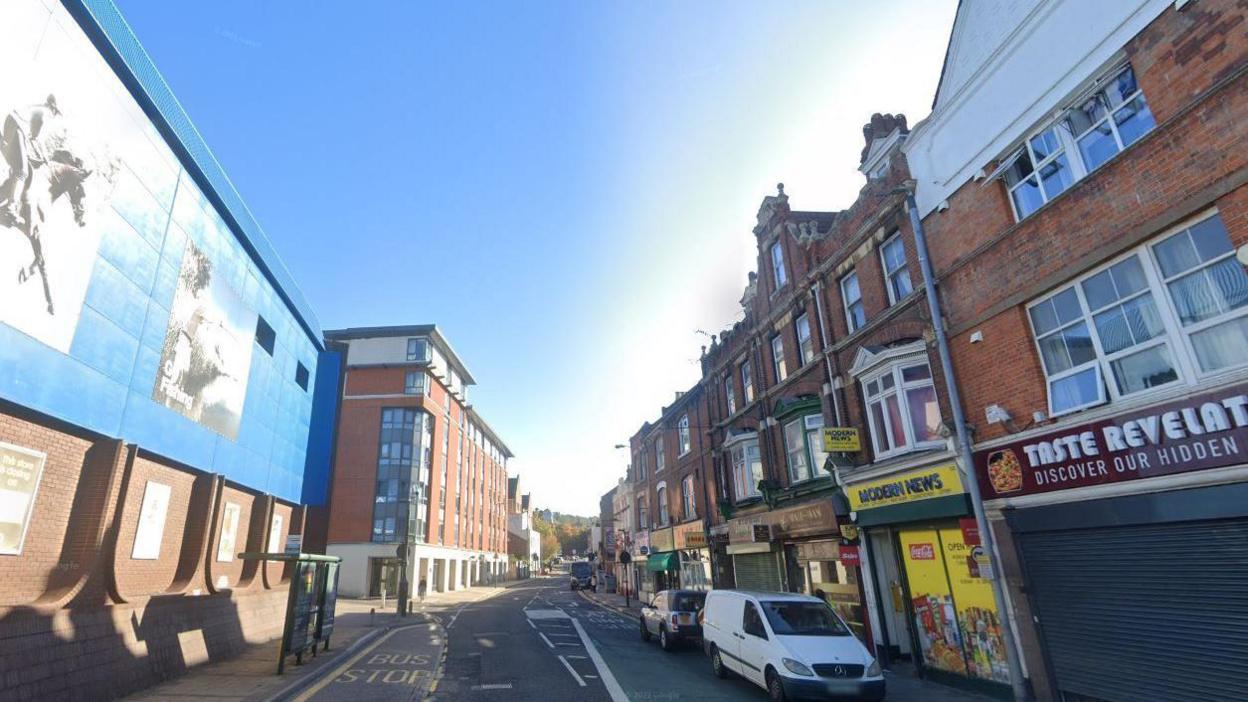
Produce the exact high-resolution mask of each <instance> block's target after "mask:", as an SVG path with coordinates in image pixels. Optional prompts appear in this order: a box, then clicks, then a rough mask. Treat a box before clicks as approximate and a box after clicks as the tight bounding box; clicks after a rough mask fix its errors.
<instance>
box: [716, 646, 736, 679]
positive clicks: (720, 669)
mask: <svg viewBox="0 0 1248 702" xmlns="http://www.w3.org/2000/svg"><path fill="white" fill-rule="evenodd" d="M711 672H712V673H714V674H715V677H717V678H726V677H728V676H729V675H730V674H731V671H729V670H728V668H727V667H725V666H724V659H722V658H720V657H719V646H716V645H715V644H711Z"/></svg>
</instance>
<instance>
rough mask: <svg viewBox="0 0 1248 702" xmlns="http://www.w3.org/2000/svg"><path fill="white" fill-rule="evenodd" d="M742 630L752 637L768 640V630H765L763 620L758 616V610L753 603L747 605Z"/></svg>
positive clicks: (743, 615) (742, 618) (742, 620)
mask: <svg viewBox="0 0 1248 702" xmlns="http://www.w3.org/2000/svg"><path fill="white" fill-rule="evenodd" d="M741 630H742V631H744V632H745V633H747V634H749V635H750V636H756V637H758V638H760V639H765V638H767V630H766V629H765V628H763V618H762V617H760V616H759V615H758V608H757V607H755V606H754V603H753V602H746V603H745V613H744V614H742V616H741Z"/></svg>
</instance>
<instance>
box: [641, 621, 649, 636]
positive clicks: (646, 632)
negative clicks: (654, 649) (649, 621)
mask: <svg viewBox="0 0 1248 702" xmlns="http://www.w3.org/2000/svg"><path fill="white" fill-rule="evenodd" d="M641 640H642V641H649V640H650V630H649V629H647V628H646V620H645V619H642V620H641Z"/></svg>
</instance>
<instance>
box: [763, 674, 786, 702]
mask: <svg viewBox="0 0 1248 702" xmlns="http://www.w3.org/2000/svg"><path fill="white" fill-rule="evenodd" d="M767 697H768V698H770V699H771V702H784V699H785V698H784V683H782V682H781V681H780V676H779V675H777V674H776V671H774V670H768V671H767Z"/></svg>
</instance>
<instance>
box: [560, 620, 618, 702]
mask: <svg viewBox="0 0 1248 702" xmlns="http://www.w3.org/2000/svg"><path fill="white" fill-rule="evenodd" d="M572 626H574V627H576V632H577V633H578V634H580V635H581V642H582V643H584V644H585V652H586V653H588V654H589V658H590V660H592V661H593V662H594V668H596V669H597V670H598V674H599V675H601V676H602V684H603V685H605V686H606V688H607V693H608V694H610V695H611V702H628V695H625V694H624V688H622V687H620V683H619V681H618V680H616V679H615V675H614V674H612V673H611V669H610V668H608V667H607V662H606V661H604V660H603V659H602V654H600V653H598V648H597V647H596V646H594V642H593V641H590V639H589V634H587V633H585V627H583V626H581V622H580V620H579V619H573V620H572Z"/></svg>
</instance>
